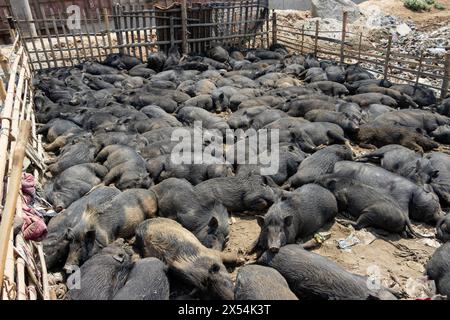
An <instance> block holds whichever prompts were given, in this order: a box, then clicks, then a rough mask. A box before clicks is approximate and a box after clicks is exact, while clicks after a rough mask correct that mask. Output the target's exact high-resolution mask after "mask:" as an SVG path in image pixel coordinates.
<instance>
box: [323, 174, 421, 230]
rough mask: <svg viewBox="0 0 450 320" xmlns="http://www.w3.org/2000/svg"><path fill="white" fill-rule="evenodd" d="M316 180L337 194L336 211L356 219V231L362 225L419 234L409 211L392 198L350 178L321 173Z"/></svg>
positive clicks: (354, 224)
mask: <svg viewBox="0 0 450 320" xmlns="http://www.w3.org/2000/svg"><path fill="white" fill-rule="evenodd" d="M316 183H318V184H320V185H321V186H323V187H325V188H327V189H328V190H330V191H331V192H333V194H334V195H335V197H336V200H337V203H338V206H339V211H340V212H345V213H346V214H348V215H350V216H351V218H354V219H356V222H354V223H351V224H352V225H353V226H354V228H355V229H356V230H360V229H362V228H368V227H372V228H377V229H383V230H386V231H388V232H392V233H399V234H404V235H408V236H413V237H415V236H417V237H421V236H420V235H418V233H416V232H415V231H414V229H413V227H412V225H411V221H410V220H409V217H408V212H407V211H405V210H403V209H402V208H401V207H400V206H399V205H398V204H397V203H396V202H395V201H394V199H393V198H392V197H390V196H389V195H387V194H383V193H382V192H380V191H379V190H377V189H376V188H373V187H370V186H368V185H365V184H362V183H360V182H357V181H355V180H352V179H347V178H341V177H333V175H329V176H322V177H321V178H319V179H318V180H317V181H316Z"/></svg>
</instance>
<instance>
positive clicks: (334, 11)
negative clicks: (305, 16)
mask: <svg viewBox="0 0 450 320" xmlns="http://www.w3.org/2000/svg"><path fill="white" fill-rule="evenodd" d="M311 3H312V7H311V13H312V16H313V17H315V18H331V19H336V20H339V21H342V16H343V13H344V12H345V11H346V12H348V22H349V23H352V22H354V21H356V20H358V19H359V18H361V11H360V10H359V7H358V6H357V5H356V4H355V3H353V2H352V1H351V0H312V1H311Z"/></svg>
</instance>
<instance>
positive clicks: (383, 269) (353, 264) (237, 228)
mask: <svg viewBox="0 0 450 320" xmlns="http://www.w3.org/2000/svg"><path fill="white" fill-rule="evenodd" d="M353 151H354V153H355V154H356V155H360V154H363V153H366V152H368V151H369V150H367V149H362V148H359V147H355V146H353ZM442 151H443V152H446V151H448V150H442ZM343 218H344V217H342V216H338V220H339V219H343ZM413 227H414V230H415V231H416V232H419V233H420V234H422V235H424V236H427V237H429V238H423V239H417V238H416V239H410V238H402V237H401V236H399V235H392V234H386V233H383V232H382V231H381V230H372V229H371V230H365V229H363V230H359V231H355V230H354V229H353V227H351V226H345V225H344V224H341V222H333V223H330V224H329V225H328V226H326V227H325V228H323V229H322V230H320V231H319V232H320V233H321V234H322V233H323V234H330V238H329V239H327V240H326V241H325V242H324V243H323V244H322V245H321V246H320V247H319V248H317V249H315V250H313V251H314V252H316V253H318V254H320V255H322V256H325V257H327V258H329V259H331V260H333V261H334V262H336V263H337V264H339V265H341V266H342V267H343V268H345V269H346V270H347V271H349V272H353V273H356V274H359V275H362V276H370V277H371V278H372V279H376V280H378V281H380V283H381V284H383V285H384V286H386V287H389V288H391V289H393V290H394V291H395V292H398V293H399V294H400V296H401V297H402V298H403V299H423V298H429V297H432V296H433V295H434V290H435V288H434V283H433V282H432V281H427V280H426V277H424V271H425V265H426V263H427V261H428V260H429V258H430V257H431V256H432V255H433V253H434V251H435V250H436V248H437V247H438V246H439V245H440V244H439V243H438V242H437V241H436V239H435V238H434V232H435V229H434V227H433V226H427V225H423V224H413ZM259 233H260V227H259V226H258V223H257V222H256V218H255V217H254V216H251V215H233V217H232V219H231V226H230V241H229V242H228V245H227V248H226V249H225V251H226V252H234V253H237V254H238V255H239V256H240V257H245V260H246V263H253V262H255V261H256V255H250V256H248V255H246V253H247V252H248V251H249V250H250V249H251V248H252V247H253V245H254V243H255V241H256V240H257V239H258V236H259ZM351 235H352V236H355V237H356V238H357V239H359V240H360V243H359V244H356V245H355V246H353V247H351V248H350V250H343V249H341V248H339V246H338V241H339V240H344V239H346V238H347V237H349V236H351ZM238 270H239V268H237V269H235V270H234V271H233V273H232V275H233V277H234V278H235V277H236V275H237V272H238Z"/></svg>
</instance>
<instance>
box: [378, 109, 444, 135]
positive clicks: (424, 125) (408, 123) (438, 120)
mask: <svg viewBox="0 0 450 320" xmlns="http://www.w3.org/2000/svg"><path fill="white" fill-rule="evenodd" d="M373 123H374V124H381V125H395V126H402V127H406V128H407V129H410V130H413V131H421V130H422V131H425V132H428V133H430V132H433V131H434V130H436V129H437V128H438V127H440V126H443V125H450V119H449V118H447V117H445V116H442V115H440V114H437V113H432V112H429V111H426V110H399V111H394V112H389V113H385V114H383V115H381V116H379V117H378V118H376V119H375V120H374V121H373Z"/></svg>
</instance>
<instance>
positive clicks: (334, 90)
mask: <svg viewBox="0 0 450 320" xmlns="http://www.w3.org/2000/svg"><path fill="white" fill-rule="evenodd" d="M306 87H307V88H309V89H314V90H318V91H321V92H323V93H324V94H326V95H328V96H335V97H341V96H343V95H346V94H349V91H348V90H347V88H346V87H345V86H344V85H343V84H340V83H337V82H332V81H318V82H314V83H311V84H308V85H307V86H306Z"/></svg>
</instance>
